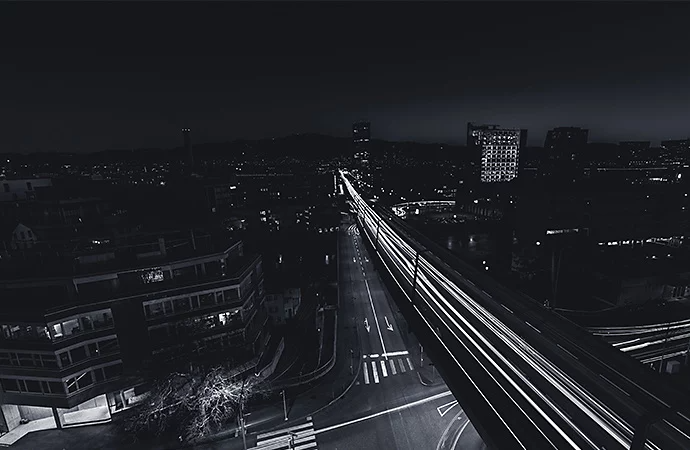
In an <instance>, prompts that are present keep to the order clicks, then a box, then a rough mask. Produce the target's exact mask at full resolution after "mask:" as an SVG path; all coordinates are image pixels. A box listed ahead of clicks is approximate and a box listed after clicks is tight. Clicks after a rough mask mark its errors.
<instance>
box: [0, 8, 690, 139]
mask: <svg viewBox="0 0 690 450" xmlns="http://www.w3.org/2000/svg"><path fill="white" fill-rule="evenodd" d="M688 23H690V4H684V3H667V4H663V5H662V4H658V3H657V4H652V3H622V2H614V3H601V2H592V3H572V4H569V3H564V2H551V3H546V2H539V3H530V4H527V3H517V2H508V3H498V2H484V3H482V4H474V3H444V4H441V3H425V4H421V3H415V4H412V3H393V2H380V3H375V4H372V3H361V2H350V3H336V2H321V3H299V4H294V3H287V2H278V3H264V2H254V3H251V4H246V3H245V4H238V3H216V2H214V3H205V4H198V3H197V4H193V3H164V2H155V3H149V4H146V5H141V4H134V3H129V2H126V3H120V4H113V3H107V4H106V3H76V4H69V5H67V4H59V5H57V4H37V3H14V4H8V3H3V4H2V5H0V81H1V82H2V84H1V85H0V124H2V125H1V127H0V130H1V131H0V152H5V151H8V152H9V151H20V152H30V151H37V150H40V151H79V152H85V151H99V150H105V149H130V148H142V147H156V148H167V147H175V146H181V145H182V137H181V134H180V128H182V127H190V128H192V134H193V138H194V141H195V142H223V141H229V140H234V139H237V138H248V139H253V138H262V137H273V136H276V137H277V136H283V135H287V134H292V133H308V132H316V133H326V134H332V135H339V136H347V135H349V134H350V126H351V123H352V122H353V121H356V120H358V119H360V118H366V119H369V120H370V121H371V122H372V133H373V137H375V138H382V139H389V140H419V141H423V142H448V143H460V144H464V143H465V127H466V122H467V121H475V122H483V123H497V124H500V125H502V126H506V127H521V128H528V129H529V137H530V139H529V141H530V142H529V143H530V144H531V145H542V144H543V140H544V135H545V133H546V130H547V129H549V128H552V127H554V126H584V127H588V128H590V141H592V140H593V141H602V142H616V141H618V140H636V139H644V140H652V141H659V140H661V139H673V138H685V137H688V136H689V135H690V126H689V125H690V122H689V119H690V58H688V45H689V44H690V38H688V25H687V24H688Z"/></svg>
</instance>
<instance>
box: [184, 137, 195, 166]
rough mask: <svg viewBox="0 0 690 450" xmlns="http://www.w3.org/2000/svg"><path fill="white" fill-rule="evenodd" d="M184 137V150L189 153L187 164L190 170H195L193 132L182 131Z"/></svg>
mask: <svg viewBox="0 0 690 450" xmlns="http://www.w3.org/2000/svg"><path fill="white" fill-rule="evenodd" d="M182 136H183V137H184V150H185V152H186V153H187V163H188V164H189V167H190V169H193V168H194V150H193V148H192V130H190V129H189V128H183V129H182Z"/></svg>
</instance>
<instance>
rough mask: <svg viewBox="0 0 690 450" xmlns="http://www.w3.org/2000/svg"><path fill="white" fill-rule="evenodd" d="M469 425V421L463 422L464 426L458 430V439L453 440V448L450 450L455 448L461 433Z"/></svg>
mask: <svg viewBox="0 0 690 450" xmlns="http://www.w3.org/2000/svg"><path fill="white" fill-rule="evenodd" d="M469 424H470V420H469V419H467V421H465V424H464V425H463V426H462V427H461V428H460V432H459V433H458V437H456V438H455V442H453V447H452V448H451V450H455V447H456V446H457V445H458V442H459V441H460V436H462V433H463V431H465V428H467V425H469Z"/></svg>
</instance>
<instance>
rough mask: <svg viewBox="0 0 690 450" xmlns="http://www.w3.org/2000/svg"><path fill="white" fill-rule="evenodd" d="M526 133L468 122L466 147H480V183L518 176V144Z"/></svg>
mask: <svg viewBox="0 0 690 450" xmlns="http://www.w3.org/2000/svg"><path fill="white" fill-rule="evenodd" d="M526 134H527V133H526V131H525V130H519V129H500V128H498V126H496V125H481V126H474V125H473V124H471V123H470V124H468V147H470V146H471V147H472V148H479V149H481V175H480V177H481V182H482V183H495V182H504V181H511V180H513V179H514V178H516V177H517V176H518V164H519V160H520V145H521V142H522V141H524V140H525V137H526ZM470 143H471V145H470Z"/></svg>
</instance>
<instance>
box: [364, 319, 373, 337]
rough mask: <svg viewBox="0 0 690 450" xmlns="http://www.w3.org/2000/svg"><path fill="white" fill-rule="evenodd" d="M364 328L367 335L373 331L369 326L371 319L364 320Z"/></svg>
mask: <svg viewBox="0 0 690 450" xmlns="http://www.w3.org/2000/svg"><path fill="white" fill-rule="evenodd" d="M364 328H366V329H367V333H368V332H369V331H370V330H371V327H370V326H369V319H367V318H366V317H365V318H364Z"/></svg>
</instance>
